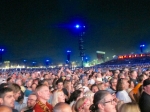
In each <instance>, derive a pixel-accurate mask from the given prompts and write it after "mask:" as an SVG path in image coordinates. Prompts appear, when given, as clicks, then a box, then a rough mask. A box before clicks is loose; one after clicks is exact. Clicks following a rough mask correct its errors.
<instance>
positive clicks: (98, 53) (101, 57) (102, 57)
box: [96, 51, 105, 62]
mask: <svg viewBox="0 0 150 112" xmlns="http://www.w3.org/2000/svg"><path fill="white" fill-rule="evenodd" d="M96 56H97V59H98V61H99V62H105V52H104V51H96Z"/></svg>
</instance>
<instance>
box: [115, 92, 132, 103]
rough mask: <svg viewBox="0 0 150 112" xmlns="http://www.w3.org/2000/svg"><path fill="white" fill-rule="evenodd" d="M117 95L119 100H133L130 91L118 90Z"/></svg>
mask: <svg viewBox="0 0 150 112" xmlns="http://www.w3.org/2000/svg"><path fill="white" fill-rule="evenodd" d="M116 97H117V98H118V99H119V100H122V101H124V103H128V102H132V100H131V98H130V97H129V95H128V93H127V92H126V91H125V90H123V91H118V92H117V94H116Z"/></svg>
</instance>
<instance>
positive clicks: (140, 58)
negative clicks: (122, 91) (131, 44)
mask: <svg viewBox="0 0 150 112" xmlns="http://www.w3.org/2000/svg"><path fill="white" fill-rule="evenodd" d="M138 65H150V53H140V54H126V55H118V56H117V58H115V59H112V60H110V61H107V62H104V63H102V64H99V65H98V66H138Z"/></svg>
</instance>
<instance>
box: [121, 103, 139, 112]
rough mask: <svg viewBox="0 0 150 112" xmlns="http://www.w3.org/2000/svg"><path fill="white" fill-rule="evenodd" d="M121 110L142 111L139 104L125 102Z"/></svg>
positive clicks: (126, 111) (125, 111)
mask: <svg viewBox="0 0 150 112" xmlns="http://www.w3.org/2000/svg"><path fill="white" fill-rule="evenodd" d="M119 112H140V109H139V106H138V104H137V103H131V102H130V103H124V104H123V105H122V106H121V108H120V109H119Z"/></svg>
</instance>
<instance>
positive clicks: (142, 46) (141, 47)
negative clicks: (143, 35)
mask: <svg viewBox="0 0 150 112" xmlns="http://www.w3.org/2000/svg"><path fill="white" fill-rule="evenodd" d="M144 47H145V45H144V44H142V45H140V50H141V53H143V48H144Z"/></svg>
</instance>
